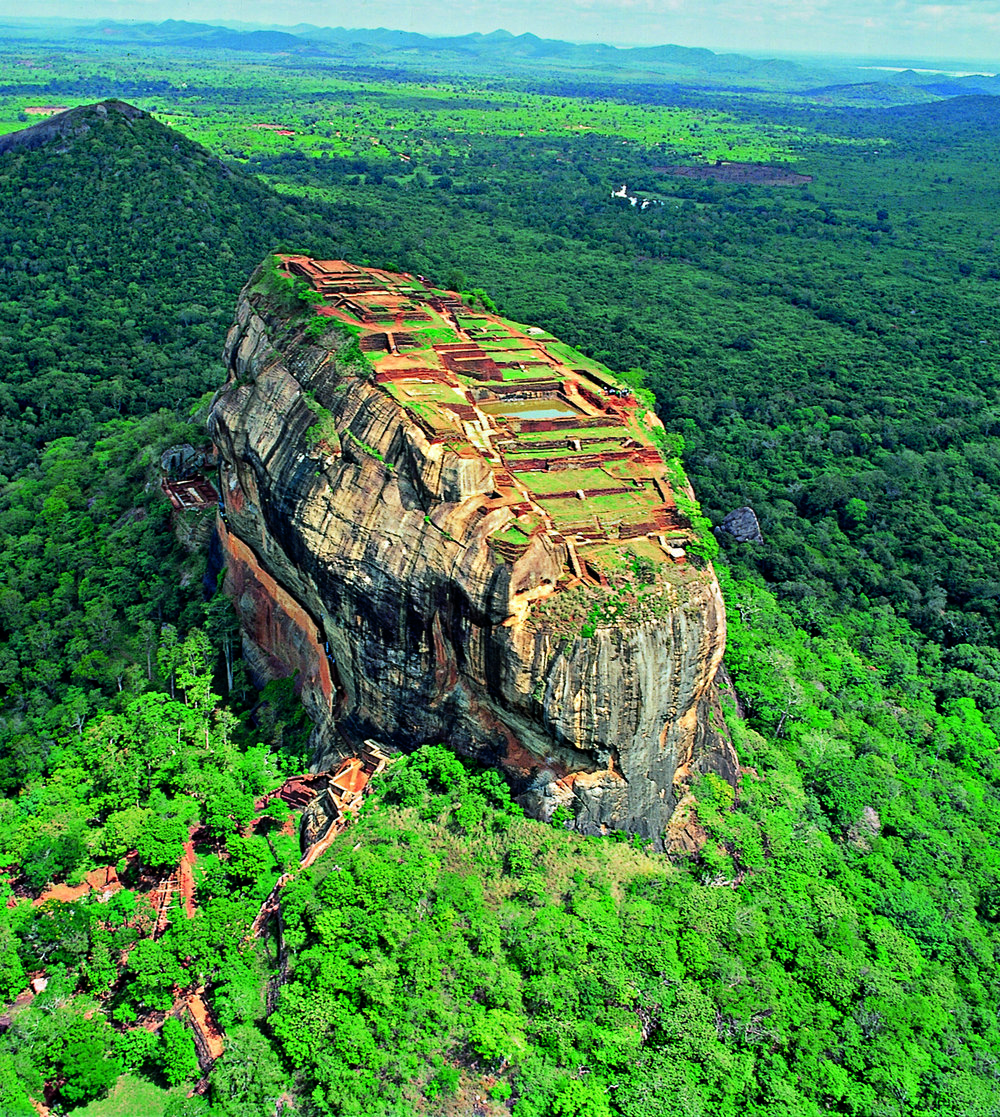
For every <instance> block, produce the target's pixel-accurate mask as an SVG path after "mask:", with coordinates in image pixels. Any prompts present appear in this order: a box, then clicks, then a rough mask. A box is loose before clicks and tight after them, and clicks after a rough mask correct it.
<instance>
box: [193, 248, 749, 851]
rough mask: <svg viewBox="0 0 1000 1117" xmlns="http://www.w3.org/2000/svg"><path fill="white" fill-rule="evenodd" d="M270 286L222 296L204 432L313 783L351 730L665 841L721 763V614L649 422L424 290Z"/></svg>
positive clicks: (239, 595) (538, 351)
mask: <svg viewBox="0 0 1000 1117" xmlns="http://www.w3.org/2000/svg"><path fill="white" fill-rule="evenodd" d="M280 269H281V271H280V275H283V276H284V277H285V278H283V279H282V278H280V276H279V275H276V274H275V273H274V271H273V269H272V268H271V266H270V265H265V267H264V268H263V269H262V270H261V271H259V272H258V273H257V275H256V276H255V277H254V279H253V280H252V281H251V283H250V285H249V286H248V287H247V288H246V289H245V290H244V292H243V294H242V296H241V299H240V303H239V307H238V311H237V317H236V322H235V324H234V326H233V328H232V330H231V332H230V335H229V339H228V342H227V347H226V359H227V362H228V365H229V379H228V381H227V384H226V386H225V388H224V389H223V390H222V391H221V392H220V393H219V395H218V398H217V400H216V402H215V405H214V407H213V409H212V414H211V418H210V427H211V431H212V435H213V438H214V440H215V442H216V445H217V447H218V450H219V453H220V455H221V460H222V464H221V470H220V491H221V493H222V502H223V503H222V508H223V511H222V514H221V516H220V519H221V523H220V538H221V541H222V544H223V550H224V553H225V563H226V566H227V574H226V588H227V591H228V592H229V593H230V594H231V596H232V597H233V599H234V601H235V602H236V605H237V608H238V611H239V613H240V616H241V619H242V622H243V627H244V633H245V637H244V646H245V650H246V652H247V654H248V659H249V661H250V664H251V667H252V669H253V670H254V672H255V674H256V675H257V676H258V677H259V678H260V679H261V680H264V679H266V678H269V677H275V676H276V675H280V674H286V675H289V674H293V673H294V674H295V675H296V679H297V685H298V686H299V687H300V689H301V694H302V698H303V701H304V702H305V704H306V706H307V708H308V709H309V711H310V713H311V715H312V717H313V719H314V720H315V722H316V726H317V729H316V741H317V748H318V755H317V764H318V766H320V767H323V768H327V767H330V766H331V763H332V761H333V760H334V759H335V758H336V757H337V756H338V755H340V754H343V755H347V754H348V752H350V751H352V750H353V747H354V746H355V745H356V744H357V743H358V742H360V741H361V740H363V739H364V738H365V737H369V736H375V737H378V738H379V739H380V740H382V741H385V742H386V743H387V744H389V745H391V746H397V747H402V748H409V747H413V746H415V745H418V744H421V743H425V742H434V743H436V742H443V743H446V744H449V745H450V746H451V747H453V748H455V749H456V750H458V751H460V752H462V753H463V754H465V755H470V756H475V757H477V758H479V759H481V760H482V761H484V762H486V763H489V764H493V765H497V766H499V767H501V768H502V769H503V770H504V771H505V772H506V773H507V775H508V776H509V777H510V778H511V780H512V782H513V785H514V789H515V792H516V793H517V795H518V796H519V798H520V801H521V802H522V804H523V805H524V806H525V808H526V809H527V810H528V811H529V812H530V813H532V814H534V815H537V816H540V817H550V816H551V814H552V812H553V811H554V810H555V809H556V808H557V807H559V806H564V807H568V808H570V809H571V811H572V813H573V815H574V818H575V820H576V825H577V826H578V828H579V829H581V830H583V831H585V832H591V833H593V832H603V831H605V830H607V829H610V828H624V829H627V830H630V831H634V832H638V833H640V834H642V835H643V836H644V837H647V838H649V839H650V840H652V841H654V842H656V843H657V844H661V843H663V842H664V840H665V839H664V835H665V834H666V833H668V831H669V826H670V822H671V817H672V815H673V813H674V810H675V808H676V807H677V805H678V804H679V803H680V802H681V801H682V799H683V798H684V795H685V793H686V791H687V789H688V786H689V784H690V781H691V778H692V777H693V775H694V774H695V773H696V772H698V771H702V770H707V769H711V770H713V771H715V772H717V773H718V774H720V775H721V776H723V777H724V778H726V779H728V780H730V781H732V780H734V779H735V775H736V761H735V757H734V755H733V752H732V748H731V746H730V744H729V742H728V740H727V738H726V736H725V734H724V730H723V728H722V717H721V711H720V710H719V709H718V702H717V699H716V697H715V692H714V688H713V680H714V677H715V673H716V669H717V668H718V666H719V663H720V661H721V659H722V653H723V649H724V642H725V614H724V609H723V604H722V599H721V595H720V593H719V588H718V584H717V582H716V580H715V576H714V573H713V572H712V570H711V567H710V566H707V565H704V564H701V563H699V562H696V561H693V560H692V557H691V554H690V552H689V550H688V545H689V542H690V539H691V532H690V526H689V524H688V522H687V520H686V519H685V518H684V516H683V515H682V514H681V513H680V512H679V510H678V507H677V503H678V502H677V499H676V495H677V493H678V486H682V487H683V495H684V496H685V497H686V498H691V497H692V495H693V494H691V493H690V490H689V489H688V488H687V483H686V481H685V480H684V478H683V474H682V473H681V472H680V470H679V465H677V464H676V463H669V464H668V463H665V462H664V459H663V458H662V456H661V453H660V450H659V448H658V447H659V445H660V444H661V443H662V427H661V426H660V424H659V421H658V420H657V419H656V417H655V415H653V413H652V412H651V411H649V410H647V409H646V408H645V407H643V406H642V404H641V403H640V401H639V400H637V399H636V398H635V396H634V395H633V394H632V392H631V390H630V389H629V388H628V387H627V386H626V385H624V384H622V383H621V382H620V381H618V380H617V379H616V378H615V377H614V376H613V375H612V374H611V373H610V372H609V371H608V370H607V369H606V368H604V367H603V366H601V365H599V364H598V363H597V362H594V361H591V360H588V359H587V358H586V357H584V356H583V355H582V354H580V353H577V352H576V351H574V350H572V349H570V348H569V347H568V346H565V345H562V344H561V343H559V342H558V341H556V339H554V338H552V337H551V336H549V335H548V334H546V333H545V332H544V331H542V330H540V329H537V328H535V327H527V326H522V325H519V324H517V323H512V322H508V321H506V320H504V319H502V318H500V317H499V316H497V315H496V314H491V313H488V312H486V311H485V310H481V309H473V308H471V307H469V306H467V305H465V304H464V303H463V302H462V301H461V300H460V298H459V297H458V296H457V295H456V294H455V293H454V292H449V291H444V290H441V289H438V288H434V287H431V286H429V285H428V284H427V283H425V282H424V281H423V280H421V279H419V278H416V277H413V276H409V275H394V274H391V273H388V272H383V271H378V270H376V269H371V268H359V267H355V266H353V265H350V264H348V263H346V262H344V261H315V260H311V259H308V258H306V257H296V256H291V257H282V258H281V259H280ZM293 280H295V281H297V286H296V287H295V288H293V287H292V283H293ZM304 293H305V294H306V295H307V297H302V296H303V294H304ZM310 299H311V300H317V299H318V300H320V301H319V302H318V304H317V305H312V304H311V302H310V301H309V300H310ZM359 350H360V352H359ZM347 353H351V354H353V358H352V359H350V360H349V359H348V358H347ZM681 503H683V501H682V502H681ZM684 810H685V812H686V811H687V810H688V807H687V805H685V807H684ZM674 829H675V830H677V829H678V827H677V826H676V825H675V827H674ZM679 829H681V830H683V829H684V827H683V826H682V827H680V828H679ZM685 832H686V833H688V834H690V832H691V830H690V827H688V828H687V829H686V831H685ZM666 840H667V841H669V839H666ZM686 840H687V839H686Z"/></svg>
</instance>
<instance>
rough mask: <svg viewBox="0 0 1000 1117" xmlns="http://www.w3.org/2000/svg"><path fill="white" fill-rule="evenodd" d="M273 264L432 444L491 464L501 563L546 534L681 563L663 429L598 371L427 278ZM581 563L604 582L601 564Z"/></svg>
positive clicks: (495, 542) (330, 265) (682, 532)
mask: <svg viewBox="0 0 1000 1117" xmlns="http://www.w3.org/2000/svg"><path fill="white" fill-rule="evenodd" d="M279 260H280V262H281V264H282V266H283V268H284V269H285V271H286V274H288V275H289V276H295V277H298V278H300V279H303V280H305V281H306V282H307V283H308V284H309V285H310V286H311V287H312V288H313V289H314V290H315V291H317V292H318V293H319V294H320V295H322V296H323V300H324V301H323V303H322V305H320V306H318V307H317V313H318V314H320V315H322V316H325V317H329V318H331V319H335V320H336V321H337V322H338V323H339V324H341V325H344V326H347V327H350V329H351V332H352V333H354V334H355V335H356V336H357V338H358V343H359V346H360V348H361V351H362V352H363V353H364V354H365V355H366V357H367V358H368V360H369V361H370V362H371V364H372V365H373V367H374V370H375V377H374V378H375V383H376V384H377V385H378V386H379V387H380V388H381V389H382V390H383V391H385V392H386V393H387V394H388V395H390V396H392V397H393V399H395V400H396V401H397V402H398V403H399V404H401V405H402V406H403V407H404V408H405V409H406V411H407V414H408V417H409V418H410V419H411V420H412V421H413V422H414V423H416V424H417V425H419V426H420V427H421V428H422V430H423V431H424V433H425V435H426V437H427V438H428V439H429V440H430V442H431V443H440V444H445V445H447V447H448V448H449V449H450V450H452V451H453V452H455V453H458V454H459V455H460V456H473V455H474V456H479V457H483V458H485V459H486V461H487V462H488V463H489V464H490V465H491V467H492V469H493V477H494V492H493V494H492V497H490V498H489V499H487V500H485V501H484V503H483V508H482V514H485V513H486V512H487V511H495V510H496V509H498V508H500V507H507V508H508V509H509V510H510V513H511V515H510V518H509V520H508V521H507V524H506V525H505V527H504V528H501V529H499V530H498V531H496V532H495V533H494V535H493V537H491V546H492V547H493V549H494V551H495V553H496V554H497V555H498V557H500V558H502V559H504V560H506V561H514V560H516V558H517V557H518V556H519V555H520V554H523V553H524V551H525V550H526V548H527V547H528V546H529V545H530V542H531V540H532V539H533V538H534V537H535V536H536V535H538V534H540V533H542V534H545V535H547V536H548V537H549V538H550V539H551V540H552V541H553V542H554V543H563V542H569V543H570V544H572V547H573V549H574V551H578V550H579V549H580V548H585V549H588V550H594V549H597V548H600V547H601V546H602V545H608V544H612V545H622V544H625V545H626V546H628V545H630V544H632V543H634V542H635V541H643V540H644V541H646V542H647V543H648V544H649V545H650V546H651V547H652V548H653V549H654V551H653V553H658V554H659V555H660V556H661V558H662V559H663V561H667V562H683V561H684V560H685V544H686V543H687V541H688V539H689V538H690V531H689V525H688V523H687V522H686V521H685V520H684V518H683V517H682V516H681V515H680V513H679V512H678V509H677V506H676V502H675V500H674V497H673V493H672V491H671V486H670V481H669V477H668V474H667V469H666V465H665V462H664V460H663V458H662V456H661V454H660V452H659V450H658V449H657V446H656V443H655V436H654V431H656V430H657V428H658V426H659V424H658V420H656V419H655V416H652V414H651V413H650V412H648V411H647V410H646V409H645V408H644V407H643V406H642V404H641V403H640V401H639V400H637V399H636V397H635V395H634V394H633V393H632V391H631V389H629V388H628V386H626V385H624V384H622V383H621V382H620V381H618V380H617V379H616V378H615V377H614V375H613V374H612V373H611V372H610V371H609V370H608V369H606V368H604V366H602V365H600V364H599V363H598V362H596V361H591V360H588V359H587V358H586V357H584V356H582V355H581V354H578V353H576V352H574V351H573V350H571V349H569V347H567V346H565V345H562V344H560V343H558V342H556V341H555V339H554V338H552V337H550V336H549V335H548V334H546V333H545V332H544V331H543V330H540V329H538V328H537V327H531V326H523V325H520V324H518V323H515V322H511V321H508V320H506V319H503V318H501V317H500V316H499V315H497V314H493V313H489V312H487V311H485V310H482V309H479V308H474V307H469V306H467V305H465V304H464V303H463V302H462V300H461V299H460V297H459V296H458V295H457V294H456V293H455V292H452V291H445V290H442V289H439V288H435V287H432V286H430V285H429V284H428V283H427V282H426V281H425V280H424V279H423V278H422V277H420V276H413V275H409V274H405V273H404V274H395V273H391V272H387V271H383V270H380V269H377V268H363V267H359V266H356V265H353V264H350V263H348V262H346V261H344V260H313V259H311V258H309V257H305V256H292V255H285V256H281V257H279ZM539 435H543V436H544V435H550V436H551V437H549V438H544V437H542V438H539V437H537V436H539ZM550 476H551V477H552V480H551V481H549V480H548V478H549V477H550ZM559 480H565V483H564V484H559V483H558V482H559ZM614 498H620V501H616V500H615V499H614ZM595 501H596V502H597V503H595ZM581 557H583V556H581ZM573 565H574V566H575V567H576V568H577V570H574V572H573V573H577V572H578V576H580V577H581V578H582V580H584V581H590V580H597V579H596V578H592V576H591V573H590V572H591V571H592V570H593V569H595V568H597V567H599V566H600V558H599V555H596V554H595V556H594V558H593V559H588V561H586V562H582V563H574V564H573Z"/></svg>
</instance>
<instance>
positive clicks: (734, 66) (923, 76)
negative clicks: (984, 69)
mask: <svg viewBox="0 0 1000 1117" xmlns="http://www.w3.org/2000/svg"><path fill="white" fill-rule="evenodd" d="M2 30H3V31H4V32H8V33H9V37H11V38H18V37H25V36H26V35H30V36H31V37H32V38H35V39H37V38H49V39H53V40H61V41H65V40H66V39H73V40H84V41H89V42H93V41H101V42H107V43H120V44H123V45H133V46H143V47H146V48H158V47H160V48H162V47H171V48H175V49H183V50H221V51H230V52H240V53H253V54H265V55H268V54H269V55H278V56H286V57H287V58H288V59H289V60H290V61H293V62H294V61H302V62H308V61H309V60H311V59H314V60H317V61H320V60H324V61H329V62H332V63H339V64H341V65H354V66H375V67H392V68H394V69H401V70H419V69H421V68H422V67H426V68H428V69H430V68H433V69H434V70H435V71H437V72H441V71H446V72H447V71H450V70H456V71H457V70H461V71H463V72H466V73H477V72H479V73H489V74H491V75H496V74H512V73H516V74H522V75H525V76H527V75H530V74H531V73H536V74H537V73H538V72H539V71H540V70H542V69H543V68H544V70H545V71H546V74H547V76H553V75H557V76H562V77H566V78H569V77H572V76H580V75H581V74H584V73H586V74H587V75H589V76H592V77H600V78H603V79H605V80H611V81H616V80H617V81H621V82H662V81H672V82H679V83H684V84H694V85H704V86H709V87H731V88H738V89H754V88H756V89H761V90H782V91H785V92H792V93H797V94H799V95H802V96H804V97H806V98H807V99H809V100H817V101H820V102H826V103H837V104H851V103H866V104H912V103H919V102H921V101H933V100H936V99H939V98H942V97H954V96H959V95H963V94H980V93H985V94H988V95H991V96H995V95H997V94H998V93H1000V78H998V77H995V76H989V77H982V76H979V75H971V76H967V77H957V78H956V77H949V76H946V75H944V74H942V73H918V72H917V71H915V70H903V71H901V72H895V71H889V70H886V71H884V72H882V71H875V72H873V71H872V69H871V68H861V67H858V66H853V65H849V64H847V63H845V64H844V65H842V66H841V65H837V64H834V63H829V62H826V63H815V64H814V63H808V62H802V61H798V62H791V61H788V60H785V59H780V58H770V59H767V58H764V59H762V58H751V57H749V56H746V55H740V54H717V53H715V52H713V51H711V50H707V49H705V48H703V47H682V46H674V45H663V46H652V47H614V46H609V45H607V44H604V43H570V42H564V41H562V40H559V39H542V38H539V37H538V36H537V35H532V34H523V35H512V34H511V33H510V32H509V31H502V30H498V31H493V32H491V33H490V34H488V35H483V34H480V33H479V32H476V33H474V34H470V35H457V36H452V37H441V36H428V35H421V34H418V33H417V32H414V31H393V30H388V29H386V28H383V27H379V28H374V29H371V28H369V29H365V28H350V29H349V28H343V27H316V26H314V25H312V24H307V23H300V24H297V25H296V26H294V27H288V28H271V29H265V30H255V31H244V30H236V29H233V28H230V27H223V26H218V25H215V24H210V23H192V22H188V21H186V20H167V21H166V22H164V23H139V22H135V23H133V22H113V21H95V22H87V23H77V24H71V23H67V22H63V21H60V23H59V24H58V25H56V24H54V23H53V22H51V21H49V22H46V23H43V22H42V21H39V22H38V23H37V24H34V25H31V26H30V27H29V25H28V24H27V23H26V22H24V21H22V22H21V23H19V24H18V25H17V26H14V25H11V26H10V27H9V28H2Z"/></svg>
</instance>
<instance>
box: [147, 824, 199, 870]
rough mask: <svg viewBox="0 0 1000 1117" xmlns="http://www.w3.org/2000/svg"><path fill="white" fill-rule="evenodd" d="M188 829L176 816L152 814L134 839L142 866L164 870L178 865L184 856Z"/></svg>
mask: <svg viewBox="0 0 1000 1117" xmlns="http://www.w3.org/2000/svg"><path fill="white" fill-rule="evenodd" d="M187 836H188V829H187V827H186V826H185V825H184V822H183V820H182V819H181V818H179V817H178V816H177V815H173V814H154V815H153V816H152V818H150V819H149V820H148V821H147V822H146V825H145V827H144V828H143V830H142V831H141V832H140V833H139V834H138V836H137V838H136V845H135V848H136V850H137V851H138V853H139V856H140V857H141V858H142V861H143V864H145V865H148V866H149V867H150V868H151V869H154V870H155V869H166V868H168V867H171V866H174V865H176V864H178V862H179V861H180V859H181V857H182V856H183V855H184V843H185V841H187Z"/></svg>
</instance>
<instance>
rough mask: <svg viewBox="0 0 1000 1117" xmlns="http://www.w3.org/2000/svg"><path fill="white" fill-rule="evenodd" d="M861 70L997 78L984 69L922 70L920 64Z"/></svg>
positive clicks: (861, 68)
mask: <svg viewBox="0 0 1000 1117" xmlns="http://www.w3.org/2000/svg"><path fill="white" fill-rule="evenodd" d="M858 69H859V70H886V71H887V72H888V73H890V74H905V73H908V72H910V71H912V72H913V73H914V74H939V75H940V76H941V77H943V78H995V77H996V74H988V73H985V72H984V71H982V70H922V69H920V68H919V67H918V66H859V67H858Z"/></svg>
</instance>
